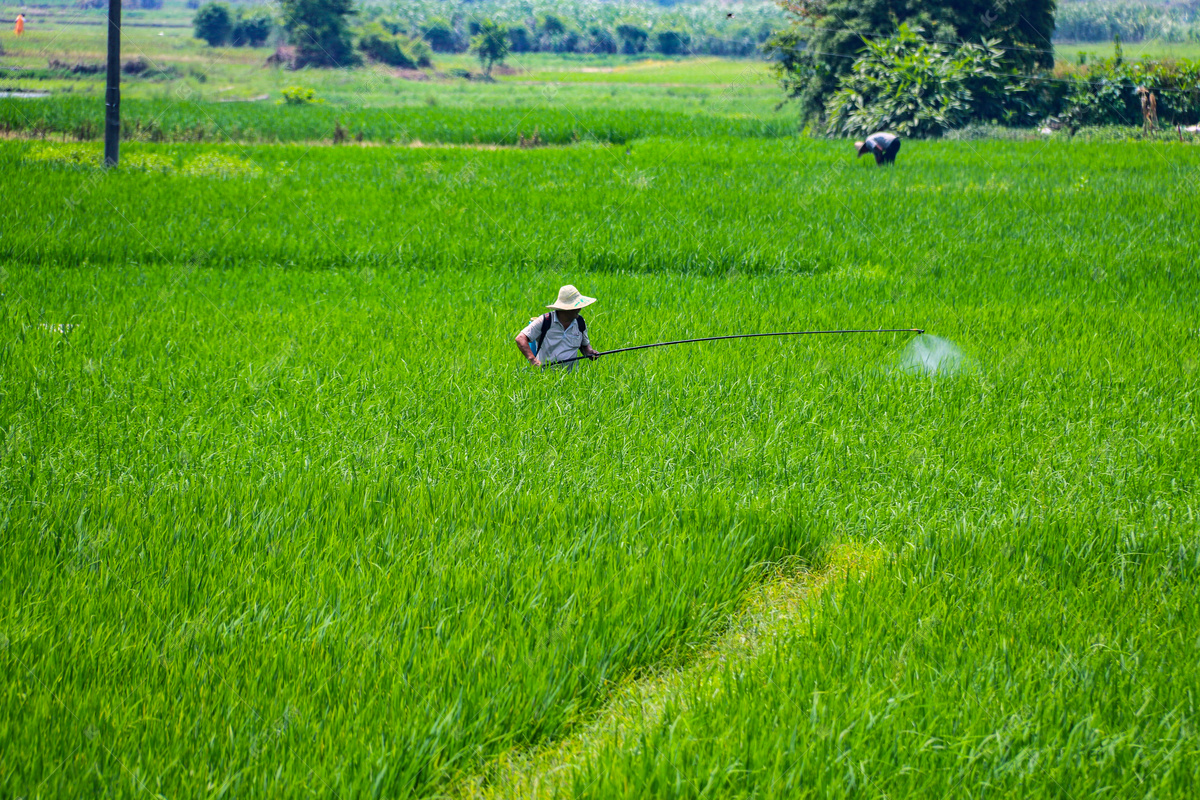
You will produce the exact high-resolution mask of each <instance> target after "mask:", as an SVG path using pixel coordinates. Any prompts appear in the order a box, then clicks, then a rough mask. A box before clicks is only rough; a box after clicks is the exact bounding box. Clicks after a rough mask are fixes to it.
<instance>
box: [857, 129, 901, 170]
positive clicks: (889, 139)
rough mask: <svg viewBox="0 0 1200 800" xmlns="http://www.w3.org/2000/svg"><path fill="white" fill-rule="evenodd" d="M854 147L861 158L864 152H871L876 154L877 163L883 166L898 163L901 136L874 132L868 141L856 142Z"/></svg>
mask: <svg viewBox="0 0 1200 800" xmlns="http://www.w3.org/2000/svg"><path fill="white" fill-rule="evenodd" d="M854 147H855V148H856V149H857V150H858V157H859V158H862V156H863V154H864V153H870V154H871V155H873V156H875V163H876V164H878V165H879V166H881V167H882V166H883V165H884V164H894V163H896V153H899V152H900V137H899V136H896V135H895V134H892V133H872V134H871V135H870V136H868V137H867V139H866V141H863V142H855V143H854Z"/></svg>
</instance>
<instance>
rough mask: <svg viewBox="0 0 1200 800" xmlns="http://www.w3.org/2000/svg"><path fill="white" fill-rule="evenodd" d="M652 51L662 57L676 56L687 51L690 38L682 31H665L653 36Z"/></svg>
mask: <svg viewBox="0 0 1200 800" xmlns="http://www.w3.org/2000/svg"><path fill="white" fill-rule="evenodd" d="M654 41H655V47H654V49H655V50H657V51H658V52H660V53H662V54H663V55H664V56H677V55H679V54H680V53H684V52H686V51H687V49H688V46H689V45H691V43H692V37H691V36H688V35H687V34H686V33H684V32H683V31H676V30H665V31H659V32H658V33H656V34H654Z"/></svg>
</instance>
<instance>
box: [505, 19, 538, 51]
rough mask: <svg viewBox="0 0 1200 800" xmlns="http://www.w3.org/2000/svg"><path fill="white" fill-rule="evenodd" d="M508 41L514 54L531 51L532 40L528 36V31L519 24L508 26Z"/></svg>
mask: <svg viewBox="0 0 1200 800" xmlns="http://www.w3.org/2000/svg"><path fill="white" fill-rule="evenodd" d="M508 41H509V43H510V44H511V45H512V51H513V52H514V53H528V52H529V51H530V50H532V49H533V40H532V38H531V37H530V36H529V29H528V28H526V27H525V26H524V25H521V24H517V25H510V26H509V28H508Z"/></svg>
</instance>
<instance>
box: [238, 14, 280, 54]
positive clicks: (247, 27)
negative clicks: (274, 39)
mask: <svg viewBox="0 0 1200 800" xmlns="http://www.w3.org/2000/svg"><path fill="white" fill-rule="evenodd" d="M274 26H275V22H274V20H273V19H271V14H270V12H268V11H266V10H265V9H259V10H257V11H254V12H252V13H250V14H244V13H243V11H242V9H240V8H239V9H238V14H237V20H236V21H235V22H234V23H233V35H232V41H233V44H234V46H235V47H262V46H263V45H265V44H266V43H267V38H268V37H269V36H270V35H271V28H273V27H274Z"/></svg>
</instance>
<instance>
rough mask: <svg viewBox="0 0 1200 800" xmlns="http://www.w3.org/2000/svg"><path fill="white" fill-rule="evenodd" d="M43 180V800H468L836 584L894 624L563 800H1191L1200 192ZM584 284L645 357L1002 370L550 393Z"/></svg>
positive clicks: (21, 466)
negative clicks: (795, 581)
mask: <svg viewBox="0 0 1200 800" xmlns="http://www.w3.org/2000/svg"><path fill="white" fill-rule="evenodd" d="M285 110H286V109H285ZM306 111H307V110H306ZM44 146H45V145H44V144H43V143H27V142H21V141H4V142H0V191H3V192H4V194H5V196H6V197H7V196H20V197H21V200H22V202H21V203H20V204H19V207H17V206H16V205H14V204H4V205H2V206H0V294H3V296H4V302H3V303H2V304H0V375H3V376H4V379H3V381H0V498H3V501H2V502H0V544H2V546H0V561H2V562H3V564H2V565H0V569H2V570H3V574H4V575H5V576H6V580H5V581H3V582H0V669H2V670H3V674H4V675H5V676H6V677H5V684H4V688H5V692H4V693H3V695H0V751H2V752H3V753H4V754H5V757H4V759H3V760H2V761H0V794H3V795H5V796H8V795H13V796H22V795H23V796H36V795H37V794H39V793H40V794H42V795H44V796H67V795H89V796H90V795H108V796H112V797H126V796H128V797H133V796H142V795H144V794H145V793H147V792H149V793H151V794H162V795H164V796H171V797H190V796H208V795H211V794H214V793H220V792H222V791H223V792H225V793H226V794H230V795H237V796H249V797H259V796H261V797H274V796H279V795H294V794H300V793H302V792H305V793H310V794H318V795H321V796H330V797H332V796H339V797H349V796H360V795H376V796H386V797H408V796H434V795H438V794H440V793H444V792H447V791H450V790H453V789H454V788H455V787H459V786H464V785H473V784H471V780H472V779H473V778H474V777H476V776H480V775H487V774H490V773H489V772H488V765H489V764H493V763H496V762H497V761H498V760H504V759H509V758H516V757H519V756H521V755H522V754H524V753H526V752H527V751H528V750H529V749H531V748H536V747H538V746H539V745H542V744H545V743H547V742H552V741H556V740H559V739H561V738H562V737H564V736H568V735H570V734H572V733H573V732H575V731H578V730H579V729H580V728H581V727H583V726H585V725H586V724H587V723H588V722H589V721H591V720H593V719H594V718H595V714H596V713H597V712H598V711H599V710H600V709H602V708H603V707H604V705H605V704H606V703H607V702H608V700H609V699H610V698H611V697H612V696H613V695H614V693H615V692H616V690H617V687H619V686H622V685H626V684H627V683H628V682H630V681H635V680H637V679H638V678H639V677H642V676H645V675H650V674H654V673H655V672H656V671H658V670H663V669H670V668H672V667H676V666H684V665H687V664H688V663H690V662H691V661H692V660H693V659H694V657H695V655H696V654H697V653H698V652H703V651H704V650H705V648H706V647H708V646H709V644H710V643H711V642H713V641H714V640H715V639H716V637H718V636H720V635H721V633H722V631H723V630H725V629H726V627H727V626H728V625H729V620H730V619H731V617H732V616H733V615H734V614H736V612H737V610H738V608H739V606H740V605H741V603H742V602H743V600H744V598H745V596H746V594H747V592H748V591H749V590H750V589H751V587H753V586H754V585H755V584H756V583H758V582H759V581H761V580H762V579H763V578H764V576H767V575H770V574H773V573H774V572H775V571H777V569H778V565H780V564H781V563H786V564H795V565H799V566H805V565H808V566H816V567H820V566H821V565H822V564H823V563H824V562H825V560H826V554H827V553H828V552H829V550H830V548H831V546H833V545H834V544H835V543H839V542H852V543H859V544H861V545H864V546H869V547H870V548H871V549H872V550H875V551H878V552H880V553H882V554H883V555H882V557H881V559H880V561H879V563H878V565H877V566H876V567H875V569H874V571H873V572H871V573H870V574H869V576H868V578H867V579H866V580H865V581H862V582H858V581H852V580H842V581H834V582H833V583H831V584H830V591H827V592H826V593H824V594H822V595H821V597H820V599H819V600H818V601H816V602H814V603H812V604H811V605H810V607H809V611H808V613H807V614H805V615H803V616H798V617H796V618H795V619H794V620H793V621H792V624H791V625H789V626H788V627H787V628H786V630H785V631H784V634H783V635H782V636H780V637H779V638H778V639H775V640H772V641H771V642H769V643H767V644H766V645H764V646H763V647H759V648H757V649H755V650H753V651H752V652H749V653H747V654H746V655H745V658H743V659H740V660H737V661H736V662H734V661H731V662H729V663H728V666H727V667H726V668H725V669H724V671H723V672H722V673H721V675H720V680H719V682H718V683H717V684H715V688H714V686H711V685H710V686H709V687H708V689H710V690H712V691H701V688H700V687H697V688H695V690H688V689H686V688H685V689H684V691H682V693H680V694H678V695H673V696H672V698H671V699H670V702H668V703H666V704H664V705H663V707H662V708H661V709H659V711H660V712H661V713H658V714H656V715H653V716H648V717H647V719H646V720H644V723H641V724H640V726H635V727H634V728H633V729H632V730H633V733H634V736H633V737H632V738H630V739H621V738H612V739H606V738H604V737H603V736H597V737H596V738H595V739H593V740H589V743H590V746H589V747H588V748H587V749H586V750H585V751H584V752H582V753H581V754H580V758H579V760H578V767H579V771H578V772H577V773H570V774H572V775H577V776H578V777H579V780H578V782H574V778H572V779H571V780H570V781H568V782H566V783H565V784H563V787H564V793H565V794H574V795H576V796H581V797H613V796H632V795H638V796H645V795H662V796H699V795H701V794H704V793H705V792H707V794H708V796H726V795H732V796H738V795H741V796H760V797H782V796H785V795H786V796H794V795H804V794H805V793H806V792H807V793H809V794H814V795H851V794H864V793H865V794H875V793H883V792H886V793H888V794H889V795H903V794H916V793H922V792H924V791H926V790H929V791H937V792H938V793H940V794H954V793H964V794H966V793H974V794H980V793H983V792H985V791H987V790H988V789H989V787H991V788H992V789H994V790H995V791H999V792H1002V793H1008V794H1020V795H1022V796H1034V797H1037V796H1056V797H1057V796H1061V795H1062V794H1070V795H1072V796H1076V797H1082V796H1085V795H1092V794H1103V793H1108V794H1112V795H1114V796H1124V795H1127V794H1131V793H1139V792H1143V793H1144V789H1143V788H1142V787H1155V788H1154V791H1155V792H1157V794H1158V796H1164V797H1173V796H1179V797H1185V796H1188V794H1189V793H1190V786H1191V785H1193V784H1194V782H1195V779H1196V777H1197V776H1196V774H1195V773H1196V765H1195V759H1193V758H1191V757H1190V755H1189V754H1190V753H1192V752H1194V751H1195V749H1196V746H1197V742H1196V734H1195V731H1196V724H1195V723H1196V719H1195V713H1194V710H1193V708H1192V705H1193V704H1192V703H1191V700H1190V695H1189V692H1190V687H1191V686H1192V685H1193V684H1194V683H1195V677H1196V674H1195V673H1196V669H1195V666H1194V665H1195V664H1196V663H1197V659H1196V658H1195V657H1194V656H1195V649H1196V642H1195V636H1194V635H1193V634H1192V633H1191V631H1193V630H1194V628H1195V623H1196V621H1197V620H1196V619H1195V617H1196V612H1195V610H1194V608H1193V607H1194V605H1195V604H1194V603H1192V602H1190V600H1191V598H1192V597H1193V596H1194V594H1195V591H1196V583H1197V564H1198V563H1200V561H1198V558H1200V556H1198V554H1197V549H1196V545H1195V542H1196V541H1197V533H1198V531H1197V519H1196V513H1195V510H1196V488H1197V468H1196V464H1195V459H1194V458H1192V457H1191V454H1192V453H1194V452H1195V451H1196V450H1197V448H1198V447H1200V441H1198V440H1197V430H1198V428H1197V425H1196V404H1195V398H1196V396H1197V388H1198V372H1197V368H1198V365H1200V362H1198V359H1197V357H1196V347H1195V344H1196V341H1197V335H1198V334H1197V329H1196V325H1195V323H1194V320H1195V319H1196V318H1197V316H1198V314H1197V308H1196V306H1197V297H1200V291H1198V286H1197V282H1198V281H1197V278H1198V276H1197V273H1196V271H1195V269H1194V268H1193V267H1191V266H1190V265H1191V264H1193V263H1195V261H1196V258H1197V256H1200V252H1198V248H1200V244H1198V243H1197V241H1196V237H1195V236H1193V235H1192V234H1191V231H1192V230H1193V229H1194V228H1195V219H1194V217H1195V212H1194V210H1193V204H1190V203H1189V202H1187V199H1186V195H1179V196H1176V195H1173V194H1170V193H1165V192H1162V191H1161V186H1163V185H1166V184H1168V183H1170V182H1172V181H1176V182H1178V181H1180V180H1184V179H1186V176H1188V175H1191V174H1193V173H1194V172H1195V170H1196V169H1197V168H1200V163H1197V156H1196V154H1195V153H1193V152H1191V150H1190V149H1189V148H1185V147H1173V148H1168V147H1166V146H1165V145H1164V144H1162V143H1157V142H1145V143H1136V142H1121V143H1111V144H1102V143H1093V144H1087V143H1069V142H1065V141H1059V140H1051V141H1047V142H1041V141H1037V142H1022V141H963V142H911V143H906V144H905V148H904V150H903V152H902V155H901V159H900V161H899V162H898V164H897V165H896V167H895V168H894V169H888V170H881V169H877V168H876V167H874V165H870V164H865V163H862V162H860V161H856V160H854V158H853V151H852V150H849V149H848V148H847V147H846V145H845V143H844V142H832V141H815V140H808V139H799V140H797V139H783V140H775V139H758V140H756V139H744V138H692V139H686V140H680V139H674V138H661V139H649V140H637V141H634V142H632V143H631V144H630V145H629V146H628V147H609V146H604V145H599V144H584V145H581V146H576V147H570V148H540V149H531V150H519V149H507V150H501V149H477V148H463V147H459V148H446V147H444V148H429V147H406V148H383V147H374V148H371V147H364V148H331V147H319V146H240V145H213V144H169V145H149V144H142V143H126V144H125V146H124V147H123V149H122V157H123V158H125V159H136V158H140V157H143V156H146V157H155V158H158V159H162V160H163V161H166V162H170V163H172V164H177V165H188V164H193V163H197V162H200V163H205V162H211V163H226V164H227V163H236V164H239V165H242V166H243V167H244V165H247V164H249V165H252V167H253V169H251V168H249V167H246V168H245V169H244V171H243V173H242V174H241V175H240V176H239V177H238V179H236V180H214V179H212V178H211V177H208V176H204V177H194V176H190V175H188V174H186V167H185V168H183V169H178V170H176V171H174V172H165V171H157V170H125V169H117V170H80V169H64V168H63V167H62V164H61V163H58V162H54V161H47V160H45V159H31V158H28V157H27V156H28V154H29V153H30V152H34V151H35V150H36V149H37V148H39V147H44ZM627 150H628V152H626V151H627ZM1081 177H1086V178H1087V180H1086V181H1085V180H1081ZM1150 229H1152V230H1154V231H1155V237H1156V238H1155V244H1154V246H1153V247H1148V246H1140V245H1141V244H1143V242H1142V240H1141V239H1137V240H1131V239H1130V235H1129V231H1131V230H1133V231H1143V230H1150ZM568 282H570V283H575V284H576V285H578V286H579V287H580V288H581V289H582V290H583V291H584V292H585V293H587V294H590V295H594V296H596V297H598V298H600V299H599V302H597V304H596V305H595V306H593V307H590V308H589V310H588V312H587V319H588V330H589V334H590V335H591V337H592V341H593V343H594V344H595V345H596V346H597V347H599V348H600V349H608V348H611V347H617V346H621V345H625V344H636V343H645V342H653V341H661V340H663V339H668V338H683V337H687V336H704V335H718V334H722V333H734V332H763V331H771V330H798V329H828V328H842V327H852V328H859V327H861V328H871V327H880V326H887V327H893V326H895V327H910V326H914V327H923V328H927V329H928V330H929V331H930V333H931V334H936V335H937V336H938V337H939V338H943V339H945V340H948V341H950V342H953V343H954V345H956V346H957V347H958V348H959V349H960V350H961V351H962V353H963V354H964V356H965V359H966V360H967V361H968V362H969V364H970V367H969V368H966V369H949V370H941V371H937V372H934V371H931V370H928V369H915V368H914V367H915V366H916V365H919V364H923V363H925V361H927V358H926V356H927V355H928V354H927V353H924V352H922V348H923V347H924V346H925V345H926V344H928V342H926V341H918V342H914V341H912V340H911V339H910V338H908V337H904V336H899V335H890V334H889V335H869V336H868V335H864V336H844V337H824V338H822V337H797V338H794V339H752V340H739V341H736V342H734V341H726V342H710V343H704V344H697V345H688V346H680V347H674V348H671V347H665V348H659V349H655V350H649V351H641V352H639V353H636V354H635V353H628V354H618V355H613V356H606V357H604V358H602V359H601V360H599V361H597V362H595V363H589V364H584V365H583V366H582V367H581V369H580V370H578V371H577V372H575V373H573V374H561V373H557V372H553V371H551V372H546V373H542V372H536V371H533V370H530V369H528V368H527V367H526V366H525V365H524V362H523V361H522V360H521V359H520V358H519V356H518V354H517V351H516V348H515V346H514V345H513V342H512V339H513V336H514V335H515V334H516V332H517V331H518V330H519V329H520V328H521V327H523V325H524V324H525V322H526V321H527V320H528V318H529V317H530V316H531V315H533V314H537V313H540V312H541V311H542V308H543V306H544V305H545V303H546V302H548V301H549V300H550V299H551V298H552V297H553V296H554V293H555V291H556V290H557V288H558V286H560V285H561V284H563V283H568ZM947 366H952V365H950V364H949V363H947ZM706 787H708V788H706ZM496 788H497V789H498V790H499V791H500V793H503V791H502V790H503V788H504V787H496Z"/></svg>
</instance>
